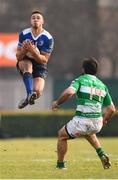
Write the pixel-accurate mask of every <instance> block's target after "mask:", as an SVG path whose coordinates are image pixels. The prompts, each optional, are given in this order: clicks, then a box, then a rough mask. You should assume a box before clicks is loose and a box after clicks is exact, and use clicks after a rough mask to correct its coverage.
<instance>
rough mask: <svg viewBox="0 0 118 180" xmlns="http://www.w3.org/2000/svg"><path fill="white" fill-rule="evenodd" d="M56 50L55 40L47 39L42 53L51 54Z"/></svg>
mask: <svg viewBox="0 0 118 180" xmlns="http://www.w3.org/2000/svg"><path fill="white" fill-rule="evenodd" d="M53 48H54V39H53V38H51V39H46V40H45V43H44V45H43V47H42V49H41V51H42V52H46V53H51V52H52V51H53Z"/></svg>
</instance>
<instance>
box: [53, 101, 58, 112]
mask: <svg viewBox="0 0 118 180" xmlns="http://www.w3.org/2000/svg"><path fill="white" fill-rule="evenodd" d="M58 108H59V105H58V104H57V101H53V102H52V110H53V111H57V110H58Z"/></svg>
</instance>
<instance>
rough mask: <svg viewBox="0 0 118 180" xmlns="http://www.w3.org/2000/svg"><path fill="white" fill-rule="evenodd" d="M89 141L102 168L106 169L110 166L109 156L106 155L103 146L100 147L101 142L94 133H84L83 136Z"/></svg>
mask: <svg viewBox="0 0 118 180" xmlns="http://www.w3.org/2000/svg"><path fill="white" fill-rule="evenodd" d="M84 137H85V138H86V139H87V140H88V141H89V143H90V144H91V145H92V146H93V147H94V148H95V150H96V152H97V154H98V156H99V158H100V159H101V161H102V164H103V167H104V169H108V168H110V166H111V163H110V161H109V157H108V155H107V154H106V153H105V152H104V150H103V148H102V147H101V144H100V142H99V140H98V138H97V136H96V134H92V135H85V136H84Z"/></svg>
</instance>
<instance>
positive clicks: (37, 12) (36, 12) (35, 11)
mask: <svg viewBox="0 0 118 180" xmlns="http://www.w3.org/2000/svg"><path fill="white" fill-rule="evenodd" d="M33 14H40V15H42V16H43V13H42V12H41V11H39V10H34V11H32V13H31V16H32V15H33Z"/></svg>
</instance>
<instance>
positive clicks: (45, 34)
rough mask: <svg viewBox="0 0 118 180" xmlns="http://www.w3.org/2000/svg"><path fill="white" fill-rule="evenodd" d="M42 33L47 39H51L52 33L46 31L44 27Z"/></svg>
mask: <svg viewBox="0 0 118 180" xmlns="http://www.w3.org/2000/svg"><path fill="white" fill-rule="evenodd" d="M42 35H44V36H45V37H47V38H48V39H53V37H52V35H51V34H50V33H49V32H48V31H46V30H45V29H44V30H43V32H42Z"/></svg>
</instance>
